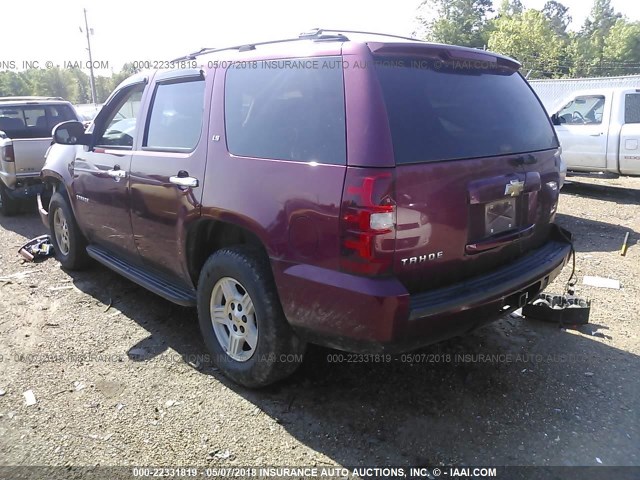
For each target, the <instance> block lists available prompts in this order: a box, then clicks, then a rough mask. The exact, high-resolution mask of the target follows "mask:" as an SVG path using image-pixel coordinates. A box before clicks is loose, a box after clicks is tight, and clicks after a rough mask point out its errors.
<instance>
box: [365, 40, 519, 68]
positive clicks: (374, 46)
mask: <svg viewBox="0 0 640 480" xmlns="http://www.w3.org/2000/svg"><path fill="white" fill-rule="evenodd" d="M367 45H368V47H369V50H371V53H373V54H374V55H387V54H388V55H409V56H414V55H415V56H420V57H429V58H433V59H434V60H441V61H443V62H450V61H455V60H458V61H462V62H487V63H489V64H492V65H495V66H498V67H504V68H508V69H509V70H513V71H516V70H519V69H520V67H521V66H522V65H521V64H520V62H518V61H516V60H514V59H513V58H510V57H505V56H504V55H500V54H497V53H493V52H488V51H486V50H478V49H475V48H467V47H457V46H455V45H444V44H441V43H409V42H397V43H383V42H368V43H367Z"/></svg>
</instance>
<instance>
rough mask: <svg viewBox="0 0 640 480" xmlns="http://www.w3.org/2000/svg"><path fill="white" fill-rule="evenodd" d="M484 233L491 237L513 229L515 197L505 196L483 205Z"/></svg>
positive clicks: (515, 224)
mask: <svg viewBox="0 0 640 480" xmlns="http://www.w3.org/2000/svg"><path fill="white" fill-rule="evenodd" d="M484 226H485V235H486V236H487V237H492V236H494V235H497V234H499V233H503V232H507V231H509V230H513V229H515V228H516V227H517V223H516V199H515V198H514V197H507V198H503V199H501V200H496V201H495V202H489V203H487V204H485V206H484Z"/></svg>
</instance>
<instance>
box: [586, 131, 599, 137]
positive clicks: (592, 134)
mask: <svg viewBox="0 0 640 480" xmlns="http://www.w3.org/2000/svg"><path fill="white" fill-rule="evenodd" d="M600 135H602V132H600V133H591V134H589V136H590V137H599V136H600Z"/></svg>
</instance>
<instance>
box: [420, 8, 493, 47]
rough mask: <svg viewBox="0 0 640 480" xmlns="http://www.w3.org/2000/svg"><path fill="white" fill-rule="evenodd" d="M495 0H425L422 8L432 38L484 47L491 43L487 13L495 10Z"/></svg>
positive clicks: (450, 42) (424, 20)
mask: <svg viewBox="0 0 640 480" xmlns="http://www.w3.org/2000/svg"><path fill="white" fill-rule="evenodd" d="M492 4H493V2H492V1H491V0H424V2H423V3H422V4H421V6H420V9H421V11H425V10H426V13H427V14H429V15H430V16H431V17H433V18H434V19H433V20H427V19H425V18H424V17H423V18H422V21H423V22H424V23H425V26H426V27H427V31H428V32H429V33H428V39H429V40H431V41H433V42H439V43H448V44H453V45H467V46H470V47H477V48H482V47H484V46H485V45H486V43H487V15H488V14H489V13H491V12H492V11H493V9H492Z"/></svg>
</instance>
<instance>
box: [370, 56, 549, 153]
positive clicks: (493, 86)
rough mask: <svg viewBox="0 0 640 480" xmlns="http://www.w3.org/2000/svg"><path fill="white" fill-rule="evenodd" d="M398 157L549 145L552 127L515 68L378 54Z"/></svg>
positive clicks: (520, 150)
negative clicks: (470, 65)
mask: <svg viewBox="0 0 640 480" xmlns="http://www.w3.org/2000/svg"><path fill="white" fill-rule="evenodd" d="M375 68H376V71H377V75H378V79H379V81H380V85H381V86H382V91H383V96H384V100H385V104H386V107H387V112H388V115H389V126H390V128H391V136H392V140H393V149H394V153H395V160H396V163H397V164H404V163H420V162H433V161H440V160H453V159H465V158H478V157H490V156H496V155H506V154H513V153H524V152H532V151H539V150H546V149H550V148H556V147H557V146H558V143H557V140H556V138H555V134H554V132H553V128H552V126H551V124H550V122H549V119H548V118H547V116H546V113H545V111H544V109H543V108H542V106H541V105H540V103H539V102H538V100H537V98H536V97H535V95H534V94H533V92H532V91H531V89H530V88H529V86H528V85H527V83H526V82H525V80H524V79H523V78H522V77H521V76H520V74H518V73H517V72H513V71H510V70H506V69H495V68H494V69H488V68H473V67H471V68H470V67H468V66H464V65H462V66H461V65H453V66H449V65H447V64H445V63H442V62H439V61H430V60H426V61H423V60H420V61H419V62H416V61H415V59H409V58H396V57H394V58H377V59H376V62H375Z"/></svg>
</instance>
